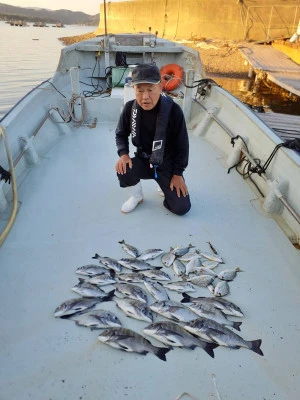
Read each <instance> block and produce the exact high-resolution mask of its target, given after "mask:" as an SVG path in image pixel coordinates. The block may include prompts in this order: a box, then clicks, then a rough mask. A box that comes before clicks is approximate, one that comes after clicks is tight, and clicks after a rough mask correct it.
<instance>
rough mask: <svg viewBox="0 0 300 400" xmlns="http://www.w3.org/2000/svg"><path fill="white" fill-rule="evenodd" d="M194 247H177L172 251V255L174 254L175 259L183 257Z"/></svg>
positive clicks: (190, 245)
mask: <svg viewBox="0 0 300 400" xmlns="http://www.w3.org/2000/svg"><path fill="white" fill-rule="evenodd" d="M194 247H195V246H193V245H192V244H189V245H188V246H185V247H183V246H182V247H180V246H177V247H175V248H174V249H173V250H172V253H173V254H175V256H176V257H182V256H184V255H185V254H186V253H188V251H189V250H190V249H192V248H194Z"/></svg>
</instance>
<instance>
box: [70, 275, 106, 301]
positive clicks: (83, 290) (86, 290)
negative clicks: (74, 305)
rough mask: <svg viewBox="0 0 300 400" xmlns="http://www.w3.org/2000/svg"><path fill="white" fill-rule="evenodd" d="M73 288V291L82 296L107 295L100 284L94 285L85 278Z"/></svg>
mask: <svg viewBox="0 0 300 400" xmlns="http://www.w3.org/2000/svg"><path fill="white" fill-rule="evenodd" d="M72 290H73V292H75V293H77V294H80V296H82V297H105V296H106V295H107V293H106V292H104V291H103V290H101V289H100V288H99V287H98V286H96V285H92V284H91V283H88V282H86V281H84V280H83V279H79V283H78V284H77V285H75V286H73V287H72Z"/></svg>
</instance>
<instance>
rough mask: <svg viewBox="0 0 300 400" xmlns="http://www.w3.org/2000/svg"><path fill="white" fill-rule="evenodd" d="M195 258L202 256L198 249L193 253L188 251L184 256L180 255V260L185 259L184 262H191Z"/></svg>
mask: <svg viewBox="0 0 300 400" xmlns="http://www.w3.org/2000/svg"><path fill="white" fill-rule="evenodd" d="M193 258H201V256H200V254H199V253H198V252H197V250H196V251H195V252H193V253H186V254H184V255H183V256H181V257H179V258H178V260H180V261H183V262H189V261H191V260H192V259H193Z"/></svg>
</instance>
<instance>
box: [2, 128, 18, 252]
mask: <svg viewBox="0 0 300 400" xmlns="http://www.w3.org/2000/svg"><path fill="white" fill-rule="evenodd" d="M0 136H2V137H3V141H4V144H5V149H6V155H7V159H8V162H9V168H10V174H11V185H12V192H13V208H12V212H11V215H10V218H9V220H8V222H7V224H6V226H5V228H4V229H3V231H2V233H1V234H0V246H2V244H3V242H4V241H5V239H6V237H7V235H8V233H9V231H10V230H11V228H12V226H13V224H14V222H15V219H16V216H17V210H18V193H17V183H16V175H15V169H14V163H13V160H12V157H11V153H10V148H9V146H8V143H7V140H6V136H5V132H4V129H3V128H2V126H1V125H0Z"/></svg>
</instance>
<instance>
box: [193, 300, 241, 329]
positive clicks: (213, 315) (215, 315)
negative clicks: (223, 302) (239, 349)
mask: <svg viewBox="0 0 300 400" xmlns="http://www.w3.org/2000/svg"><path fill="white" fill-rule="evenodd" d="M187 306H188V307H189V309H190V310H192V311H193V312H194V313H196V314H197V315H199V316H200V317H203V318H208V319H212V320H213V321H216V322H218V323H219V324H221V325H228V326H231V327H232V328H234V329H236V330H237V331H240V326H241V324H242V322H236V321H231V320H229V319H227V318H226V316H225V314H223V312H222V311H221V310H219V309H218V308H216V307H215V306H214V305H213V304H209V303H206V304H201V303H187Z"/></svg>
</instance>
